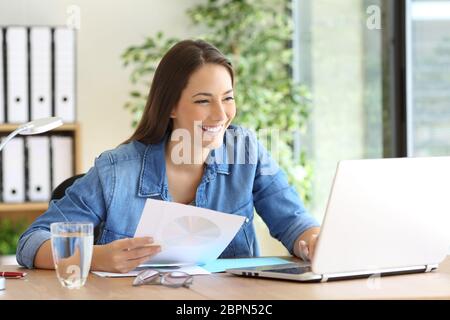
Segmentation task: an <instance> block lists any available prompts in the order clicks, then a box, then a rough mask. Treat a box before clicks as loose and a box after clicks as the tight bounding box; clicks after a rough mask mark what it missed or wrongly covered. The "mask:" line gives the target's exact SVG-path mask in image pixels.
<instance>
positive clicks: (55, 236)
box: [50, 222, 94, 289]
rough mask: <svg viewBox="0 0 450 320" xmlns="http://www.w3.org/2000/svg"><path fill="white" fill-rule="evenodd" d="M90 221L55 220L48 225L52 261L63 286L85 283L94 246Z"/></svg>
mask: <svg viewBox="0 0 450 320" xmlns="http://www.w3.org/2000/svg"><path fill="white" fill-rule="evenodd" d="M93 230H94V226H93V224H92V223H80V222H56V223H52V224H51V225H50V231H51V244H52V254H53V262H54V263H55V270H56V276H57V277H58V280H59V282H60V283H61V285H62V286H63V287H66V288H69V289H79V288H81V287H82V286H84V284H85V283H86V279H87V277H88V274H89V269H90V267H91V259H92V250H93V247H94V236H93Z"/></svg>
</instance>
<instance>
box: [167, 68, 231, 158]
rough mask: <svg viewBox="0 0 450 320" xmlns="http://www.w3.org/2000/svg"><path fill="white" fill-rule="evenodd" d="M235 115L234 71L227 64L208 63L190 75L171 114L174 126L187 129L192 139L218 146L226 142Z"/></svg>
mask: <svg viewBox="0 0 450 320" xmlns="http://www.w3.org/2000/svg"><path fill="white" fill-rule="evenodd" d="M235 115H236V105H235V104H234V95H233V84H232V81H231V76H230V73H229V72H228V70H227V69H226V68H225V67H224V66H221V65H218V64H212V63H207V64H204V65H203V66H201V67H200V68H199V69H197V70H196V71H195V72H194V73H193V74H192V75H191V76H190V78H189V81H188V84H187V86H186V88H185V89H184V90H183V92H182V93H181V98H180V100H179V101H178V104H177V106H176V107H175V108H174V110H173V111H172V113H171V118H172V119H173V129H174V130H176V129H185V130H187V132H189V134H190V139H191V141H194V142H196V141H198V143H201V146H202V147H203V148H208V149H215V148H218V147H220V146H221V145H222V143H223V135H224V133H225V130H226V129H227V127H228V126H229V125H230V123H231V121H232V120H233V118H234V116H235ZM200 140H201V141H200Z"/></svg>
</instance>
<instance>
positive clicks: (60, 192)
mask: <svg viewBox="0 0 450 320" xmlns="http://www.w3.org/2000/svg"><path fill="white" fill-rule="evenodd" d="M84 175H85V174H84V173H82V174H78V175H76V176H73V177H70V178H68V179H66V180H64V181H63V182H61V183H60V184H59V185H58V186H57V187H56V188H55V190H53V192H52V196H51V198H50V201H51V200H59V199H61V198H62V197H64V195H65V193H66V189H67V188H68V187H70V186H71V185H72V184H73V183H74V182H75V180H77V179H79V178H81V177H83V176H84ZM102 227H103V223H100V224H99V225H98V226H96V227H95V228H94V244H95V243H97V240H98V237H99V236H100V230H101V228H102Z"/></svg>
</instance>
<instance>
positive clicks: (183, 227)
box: [162, 216, 220, 246]
mask: <svg viewBox="0 0 450 320" xmlns="http://www.w3.org/2000/svg"><path fill="white" fill-rule="evenodd" d="M219 237H220V228H219V227H218V226H217V225H216V224H215V223H214V222H212V221H211V220H208V219H205V218H202V217H197V216H182V217H178V218H176V219H174V220H173V221H171V222H169V223H168V224H167V225H166V226H165V227H164V230H163V232H162V239H163V242H164V245H169V246H200V245H205V244H211V242H212V241H214V240H216V239H217V238H219Z"/></svg>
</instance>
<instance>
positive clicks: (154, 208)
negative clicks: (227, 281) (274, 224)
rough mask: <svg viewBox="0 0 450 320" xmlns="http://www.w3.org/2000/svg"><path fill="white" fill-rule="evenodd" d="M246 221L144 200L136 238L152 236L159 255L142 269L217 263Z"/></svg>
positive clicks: (217, 213) (176, 204) (217, 212)
mask: <svg viewBox="0 0 450 320" xmlns="http://www.w3.org/2000/svg"><path fill="white" fill-rule="evenodd" d="M244 220H245V217H244V216H239V215H234V214H228V213H223V212H219V211H214V210H210V209H205V208H199V207H195V206H190V205H184V204H180V203H175V202H168V201H160V200H153V199H147V201H146V203H145V206H144V210H143V212H142V216H141V220H140V221H139V224H138V226H137V229H136V233H135V235H134V236H135V237H144V236H151V237H152V238H153V239H154V242H155V243H157V244H159V245H161V252H160V253H158V254H157V255H155V256H153V257H152V258H150V259H149V260H147V261H146V262H145V263H144V264H143V265H141V266H144V265H145V266H153V267H154V266H170V265H178V266H180V265H202V264H206V263H208V262H210V261H213V260H215V259H217V257H218V256H219V255H220V254H221V253H222V252H223V250H225V248H226V247H227V246H228V244H229V243H230V242H231V240H233V238H234V236H235V235H236V233H237V232H238V231H239V229H240V228H241V226H242V224H243V223H244Z"/></svg>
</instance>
